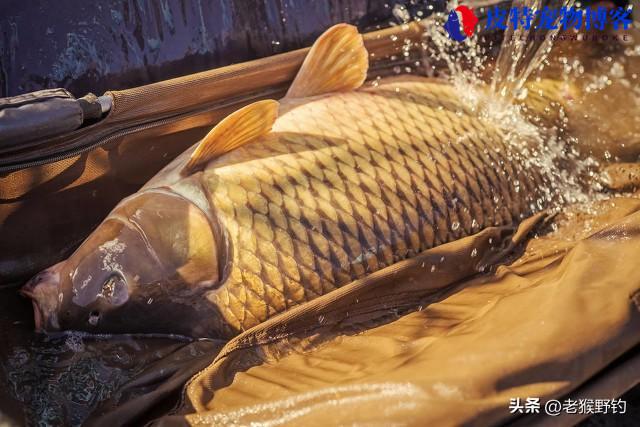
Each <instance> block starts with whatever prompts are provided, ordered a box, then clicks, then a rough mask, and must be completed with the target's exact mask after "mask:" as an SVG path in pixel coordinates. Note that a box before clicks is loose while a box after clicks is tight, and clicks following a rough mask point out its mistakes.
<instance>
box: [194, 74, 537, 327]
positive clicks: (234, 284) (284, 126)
mask: <svg viewBox="0 0 640 427" xmlns="http://www.w3.org/2000/svg"><path fill="white" fill-rule="evenodd" d="M511 151H512V149H510V148H509V146H508V145H507V144H506V143H505V142H504V141H503V139H502V135H501V134H500V132H499V131H498V130H497V129H496V128H494V127H492V126H489V125H488V124H487V123H485V122H482V121H480V120H479V119H477V118H474V117H473V115H472V114H471V112H469V111H466V110H465V109H464V107H463V106H462V105H461V104H459V103H458V102H457V101H456V96H455V94H454V92H453V89H452V88H451V87H450V86H447V85H445V84H441V83H438V82H433V81H428V80H426V79H425V80H423V81H411V82H396V83H388V84H381V85H380V86H379V87H375V88H367V89H363V90H359V91H355V92H349V93H342V94H332V95H329V96H325V97H319V98H315V99H310V100H308V101H306V102H304V103H303V104H301V105H299V106H297V107H295V108H293V109H292V110H290V111H288V112H286V113H285V114H284V115H282V116H281V117H280V118H279V119H278V120H277V122H276V124H275V126H274V128H273V132H272V133H271V134H270V135H269V136H268V137H266V138H264V139H262V140H260V141H258V142H255V143H251V144H248V145H246V146H244V147H241V148H239V149H237V150H235V151H234V152H232V153H230V154H228V155H226V156H223V157H222V158H220V159H218V160H217V161H215V162H213V163H212V164H210V165H209V166H208V168H207V170H206V171H205V173H204V175H203V180H204V183H205V187H206V188H207V189H208V190H209V191H210V193H211V201H212V205H213V209H214V214H215V215H216V216H217V218H218V219H219V221H220V223H221V225H222V226H223V228H224V229H225V230H226V232H227V239H228V241H229V243H230V248H231V250H230V259H229V260H227V263H228V264H227V265H228V266H227V268H228V270H227V271H228V275H227V277H226V280H225V281H224V282H223V283H222V285H221V286H220V287H219V288H217V289H216V290H214V291H211V293H210V294H209V295H208V298H209V300H210V301H212V302H213V303H215V304H216V305H217V306H218V307H219V309H220V311H221V313H222V315H223V317H224V319H225V321H226V322H227V323H228V325H226V327H228V328H229V330H228V331H227V332H228V333H230V334H233V333H237V332H239V331H240V330H245V329H247V328H250V327H252V326H254V325H256V324H258V323H260V322H262V321H264V320H266V319H267V318H269V317H270V316H273V315H274V314H277V313H279V312H282V311H284V310H287V309H288V308H290V307H291V306H294V305H298V304H300V303H303V302H305V301H309V300H311V299H313V298H316V297H318V296H320V295H322V294H325V293H327V292H330V291H332V290H334V289H336V288H337V287H340V286H342V285H344V284H347V283H349V282H351V281H353V280H354V279H358V278H361V277H363V276H365V275H366V274H368V273H370V272H373V271H376V270H379V269H381V268H383V267H386V266H388V265H391V264H393V263H395V262H397V261H399V260H402V259H405V258H408V257H411V256H413V255H415V254H417V253H419V252H420V251H423V250H425V249H428V248H431V247H434V246H437V245H440V244H443V243H446V242H449V241H452V240H455V239H459V238H461V237H464V236H467V235H470V234H473V233H476V232H478V231H480V230H481V229H482V228H485V227H488V226H494V225H508V224H512V223H514V222H517V221H518V220H519V219H520V218H522V217H524V216H527V215H529V214H531V213H532V211H533V210H534V207H533V206H534V205H535V203H534V201H535V199H537V198H538V197H540V196H541V194H540V193H541V190H540V189H541V188H542V187H543V186H544V182H543V178H542V175H541V174H540V173H539V172H537V171H535V170H531V168H528V169H527V171H526V175H525V173H524V169H525V167H524V166H523V165H522V164H520V162H519V161H518V160H517V155H516V156H514V155H511V154H510V152H511ZM516 179H518V180H519V181H520V187H519V191H518V189H516V185H515V184H514V181H515V180H516ZM456 225H457V226H456Z"/></svg>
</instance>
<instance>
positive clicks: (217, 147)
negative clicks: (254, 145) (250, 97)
mask: <svg viewBox="0 0 640 427" xmlns="http://www.w3.org/2000/svg"><path fill="white" fill-rule="evenodd" d="M278 105H279V104H278V101H274V100H272V99H268V100H264V101H258V102H254V103H253V104H249V105H247V106H246V107H243V108H241V109H239V110H238V111H235V112H234V113H231V114H230V115H228V116H227V117H226V118H225V119H224V120H222V121H221V122H220V123H218V124H217V125H216V126H215V127H214V128H213V129H211V131H210V132H209V133H208V134H207V136H205V137H204V138H203V139H202V141H201V142H200V144H199V145H198V147H197V148H196V149H195V151H194V152H193V154H192V155H191V158H190V159H189V162H187V164H186V165H185V167H184V168H183V169H182V175H189V174H190V173H193V172H194V171H196V170H198V169H201V168H203V167H204V166H205V165H206V164H207V163H208V162H210V161H211V160H213V159H215V158H216V157H219V156H221V155H222V154H224V153H227V152H229V151H231V150H233V149H235V148H238V147H240V146H242V145H244V144H247V143H249V142H251V141H254V140H255V139H256V138H259V137H261V136H263V135H266V134H267V133H269V131H270V130H271V127H272V126H273V124H274V122H275V121H276V118H277V117H278Z"/></svg>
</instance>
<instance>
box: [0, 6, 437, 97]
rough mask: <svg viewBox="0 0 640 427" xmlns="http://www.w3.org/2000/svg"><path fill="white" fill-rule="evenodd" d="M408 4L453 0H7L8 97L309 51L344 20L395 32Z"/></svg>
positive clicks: (4, 90)
mask: <svg viewBox="0 0 640 427" xmlns="http://www.w3.org/2000/svg"><path fill="white" fill-rule="evenodd" d="M405 4H406V5H407V7H408V8H409V10H413V9H416V8H422V9H425V6H426V5H427V4H428V5H431V6H434V10H435V9H438V8H442V7H443V5H444V4H445V1H444V0H419V1H409V0H406V1H388V0H327V1H314V0H304V1H288V0H261V1H255V2H244V1H234V0H177V1H169V0H159V1H149V0H136V1H134V0H108V1H101V2H86V1H80V0H61V1H58V2H56V6H55V7H51V2H48V1H45V0H38V1H35V0H34V1H29V2H24V1H18V0H4V1H3V2H2V5H0V97H4V96H13V95H18V94H21V93H27V92H32V91H35V90H39V89H43V88H52V87H64V88H66V89H69V90H70V91H71V92H72V93H73V94H74V95H76V96H83V95H84V94H85V93H86V92H93V93H96V94H102V93H103V92H104V91H106V90H114V89H123V88H129V87H133V86H139V85H143V84H147V83H151V82H156V81H160V80H164V79H168V78H171V77H177V76H181V75H185V74H190V73H194V72H198V71H203V70H208V69H210V68H214V67H219V66H223V65H228V64H233V63H236V62H241V61H246V60H250V59H254V58H260V57H264V56H269V55H273V54H275V53H280V52H285V51H289V50H292V49H296V48H300V47H304V46H307V45H309V44H310V43H311V42H312V41H313V40H315V38H316V37H317V36H318V35H319V34H320V33H321V32H322V31H323V30H324V29H326V28H328V27H329V26H331V25H333V24H335V23H338V22H349V23H352V24H356V25H358V26H359V27H360V28H361V29H364V28H368V27H375V26H376V25H379V24H382V25H384V26H387V25H388V23H389V22H390V21H392V22H393V21H396V22H398V19H397V17H396V16H397V10H396V13H395V14H394V7H395V6H396V5H405ZM248 6H250V7H248Z"/></svg>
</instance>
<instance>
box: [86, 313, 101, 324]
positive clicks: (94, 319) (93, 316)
mask: <svg viewBox="0 0 640 427" xmlns="http://www.w3.org/2000/svg"><path fill="white" fill-rule="evenodd" d="M99 320H100V312H99V311H98V310H93V311H92V312H91V313H89V319H88V320H87V322H89V324H90V325H91V326H96V325H97V324H98V321H99Z"/></svg>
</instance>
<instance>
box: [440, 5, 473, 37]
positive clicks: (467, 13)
mask: <svg viewBox="0 0 640 427" xmlns="http://www.w3.org/2000/svg"><path fill="white" fill-rule="evenodd" d="M456 12H460V16H461V17H462V32H461V31H460V19H458V14H457V13H456ZM476 25H478V17H477V16H476V14H475V13H473V10H471V9H469V8H468V7H467V6H458V7H456V8H455V9H454V10H452V11H451V12H449V18H448V19H447V22H445V24H444V29H445V30H447V33H448V34H449V38H451V39H453V40H455V41H457V42H461V41H463V40H464V39H466V38H467V37H471V36H472V35H473V32H474V31H475V29H476Z"/></svg>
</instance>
